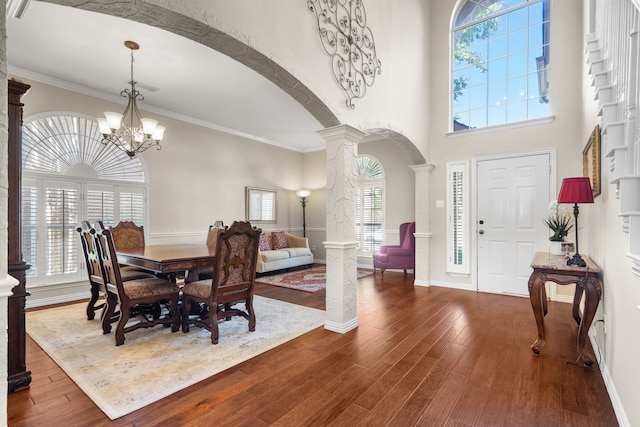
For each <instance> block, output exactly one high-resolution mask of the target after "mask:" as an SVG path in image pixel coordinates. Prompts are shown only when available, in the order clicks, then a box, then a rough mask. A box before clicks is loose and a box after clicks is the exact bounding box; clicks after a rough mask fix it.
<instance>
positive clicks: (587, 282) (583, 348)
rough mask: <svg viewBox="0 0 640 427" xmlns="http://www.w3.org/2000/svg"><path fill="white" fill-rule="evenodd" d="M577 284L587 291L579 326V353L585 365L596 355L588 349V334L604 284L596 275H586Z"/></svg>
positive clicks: (590, 362) (590, 363)
mask: <svg viewBox="0 0 640 427" xmlns="http://www.w3.org/2000/svg"><path fill="white" fill-rule="evenodd" d="M576 286H577V287H581V288H583V290H584V292H585V304H584V317H583V319H582V322H580V327H579V328H578V354H579V355H580V358H581V359H582V361H583V363H584V364H585V366H591V365H592V364H593V362H594V361H595V357H594V356H593V354H591V352H590V351H589V350H588V349H587V336H588V334H589V328H590V327H591V322H592V321H593V318H594V317H595V315H596V310H597V309H598V303H599V302H600V297H601V296H602V286H601V284H600V280H598V279H597V278H595V277H585V278H584V279H582V280H581V281H580V283H577V284H576Z"/></svg>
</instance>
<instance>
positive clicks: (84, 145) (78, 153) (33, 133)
mask: <svg viewBox="0 0 640 427" xmlns="http://www.w3.org/2000/svg"><path fill="white" fill-rule="evenodd" d="M101 140H102V136H101V135H100V132H99V130H98V124H97V123H96V122H95V121H94V120H91V119H88V118H85V117H80V116H76V115H54V116H46V117H40V118H36V119H33V120H30V121H27V122H26V123H25V125H24V128H23V137H22V163H23V180H22V252H23V257H24V260H25V262H27V263H28V264H31V268H30V269H29V270H27V275H28V276H29V278H30V279H29V285H30V286H38V285H46V284H53V283H62V282H69V281H75V280H80V279H84V278H85V277H86V272H84V271H83V269H84V268H85V267H84V259H83V258H82V255H81V249H82V248H81V245H80V240H79V237H78V233H77V232H76V228H77V227H78V225H79V223H80V222H81V221H83V220H88V221H90V222H92V223H95V222H96V221H103V222H104V225H105V226H107V227H108V226H111V225H114V224H115V223H117V222H118V221H121V220H131V221H134V222H135V223H136V224H138V225H144V224H145V223H146V216H147V215H146V211H147V202H146V193H147V186H146V184H145V178H144V172H143V169H142V164H141V163H140V160H139V159H138V158H133V159H129V157H128V156H127V155H126V154H125V153H123V152H121V151H120V150H118V149H116V148H113V147H111V146H106V145H103V144H102V143H101V142H100V141H101Z"/></svg>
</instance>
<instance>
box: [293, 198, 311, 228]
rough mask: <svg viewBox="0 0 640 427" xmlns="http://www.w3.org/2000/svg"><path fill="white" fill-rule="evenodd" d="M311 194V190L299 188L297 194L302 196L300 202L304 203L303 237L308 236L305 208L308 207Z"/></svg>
mask: <svg viewBox="0 0 640 427" xmlns="http://www.w3.org/2000/svg"><path fill="white" fill-rule="evenodd" d="M310 194H311V191H309V190H298V191H296V195H297V196H298V197H300V204H301V205H302V237H307V221H306V218H305V209H306V207H307V197H309V195H310Z"/></svg>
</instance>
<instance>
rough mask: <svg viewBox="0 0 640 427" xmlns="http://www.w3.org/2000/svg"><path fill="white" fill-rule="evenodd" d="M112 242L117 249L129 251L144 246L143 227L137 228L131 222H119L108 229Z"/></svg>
mask: <svg viewBox="0 0 640 427" xmlns="http://www.w3.org/2000/svg"><path fill="white" fill-rule="evenodd" d="M109 230H110V231H111V234H112V235H113V242H114V243H115V247H116V248H118V249H129V248H137V247H140V246H144V226H143V225H141V226H137V225H136V224H135V222H133V221H120V222H119V223H118V224H117V225H115V226H113V227H109Z"/></svg>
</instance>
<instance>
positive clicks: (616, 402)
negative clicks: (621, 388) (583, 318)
mask: <svg viewBox="0 0 640 427" xmlns="http://www.w3.org/2000/svg"><path fill="white" fill-rule="evenodd" d="M589 340H590V341H591V347H593V351H594V352H595V355H596V360H597V362H598V366H599V367H600V373H601V374H602V378H603V380H604V385H605V387H606V388H607V392H608V393H609V399H611V405H613V412H615V414H616V418H617V419H618V424H620V427H631V423H630V422H629V418H627V414H626V412H625V411H624V406H622V401H621V400H620V396H619V395H618V391H617V390H616V386H615V384H614V383H613V379H612V378H611V374H610V373H609V368H608V367H607V363H606V360H604V359H603V358H602V351H601V349H600V346H599V344H598V340H597V339H596V334H595V328H594V327H591V329H589Z"/></svg>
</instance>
